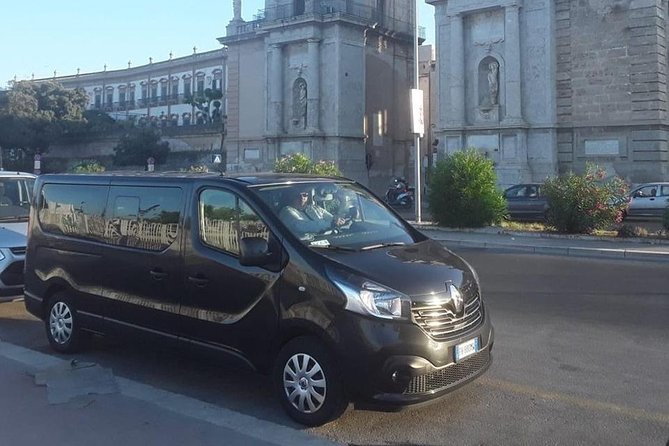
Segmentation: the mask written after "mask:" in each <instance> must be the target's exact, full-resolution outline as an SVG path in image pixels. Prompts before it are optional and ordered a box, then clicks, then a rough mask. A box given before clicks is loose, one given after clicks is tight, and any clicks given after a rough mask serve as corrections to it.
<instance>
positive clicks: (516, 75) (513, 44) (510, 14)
mask: <svg viewBox="0 0 669 446" xmlns="http://www.w3.org/2000/svg"><path fill="white" fill-rule="evenodd" d="M504 14H505V21H506V26H505V28H506V32H505V40H506V44H505V48H506V61H505V67H506V73H505V75H506V81H505V90H506V95H505V96H506V104H505V105H506V116H505V117H504V121H503V122H504V123H508V124H522V122H523V111H522V98H521V85H520V73H521V55H520V20H519V16H520V7H519V6H518V5H512V6H507V7H506V8H505V11H504Z"/></svg>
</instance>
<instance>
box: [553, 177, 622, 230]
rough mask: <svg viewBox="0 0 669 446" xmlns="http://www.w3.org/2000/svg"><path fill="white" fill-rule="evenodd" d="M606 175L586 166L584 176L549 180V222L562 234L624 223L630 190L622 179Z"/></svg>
mask: <svg viewBox="0 0 669 446" xmlns="http://www.w3.org/2000/svg"><path fill="white" fill-rule="evenodd" d="M605 176H606V172H605V171H604V169H601V168H598V167H597V166H595V165H593V164H587V165H586V171H585V173H584V174H582V175H577V174H575V173H573V172H569V173H568V174H566V175H561V176H558V177H553V178H550V179H548V180H547V181H546V184H545V185H544V194H545V195H546V198H547V200H548V213H547V219H546V220H547V223H548V224H549V225H550V226H552V227H554V228H555V229H557V230H558V231H559V232H566V233H570V234H587V233H591V232H592V231H594V230H595V229H604V228H607V227H609V226H611V225H612V224H614V223H620V222H622V219H623V217H624V212H625V209H626V208H627V195H628V193H629V188H628V186H627V184H626V183H625V182H624V181H623V180H622V179H621V178H618V177H612V178H610V179H608V180H604V177H605Z"/></svg>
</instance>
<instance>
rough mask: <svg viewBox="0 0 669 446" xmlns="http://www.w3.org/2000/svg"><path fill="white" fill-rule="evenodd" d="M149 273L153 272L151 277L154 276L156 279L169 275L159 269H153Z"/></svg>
mask: <svg viewBox="0 0 669 446" xmlns="http://www.w3.org/2000/svg"><path fill="white" fill-rule="evenodd" d="M149 274H151V277H153V278H154V279H155V280H163V279H164V278H166V277H167V273H166V272H164V271H161V270H159V269H152V270H151V271H149Z"/></svg>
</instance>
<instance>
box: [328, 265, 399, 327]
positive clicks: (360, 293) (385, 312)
mask: <svg viewBox="0 0 669 446" xmlns="http://www.w3.org/2000/svg"><path fill="white" fill-rule="evenodd" d="M328 275H329V276H330V279H331V280H332V282H333V283H334V284H335V285H336V286H337V288H339V289H340V290H341V292H342V293H344V296H346V307H345V308H346V309H347V310H349V311H354V312H356V313H359V314H364V315H372V316H376V317H380V318H384V319H409V318H410V316H411V299H409V296H407V295H406V294H403V293H400V292H399V291H395V290H393V289H391V288H388V287H385V286H383V285H380V284H378V283H376V282H374V281H372V280H369V279H365V278H363V277H359V276H356V275H354V274H344V273H339V272H333V271H328Z"/></svg>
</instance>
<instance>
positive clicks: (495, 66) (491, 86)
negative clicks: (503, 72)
mask: <svg viewBox="0 0 669 446" xmlns="http://www.w3.org/2000/svg"><path fill="white" fill-rule="evenodd" d="M488 93H489V101H490V105H497V104H498V98H499V63H497V61H492V62H490V63H489V64H488Z"/></svg>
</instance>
